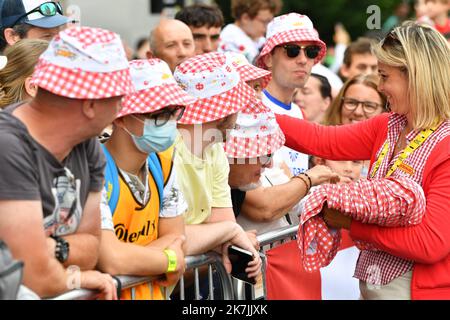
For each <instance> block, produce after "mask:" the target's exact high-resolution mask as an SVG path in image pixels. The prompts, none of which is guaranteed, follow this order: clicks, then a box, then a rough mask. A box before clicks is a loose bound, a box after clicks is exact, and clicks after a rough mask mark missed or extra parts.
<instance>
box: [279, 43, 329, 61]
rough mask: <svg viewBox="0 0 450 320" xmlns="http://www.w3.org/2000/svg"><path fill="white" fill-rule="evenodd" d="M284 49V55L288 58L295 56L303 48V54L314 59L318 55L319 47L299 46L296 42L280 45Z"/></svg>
mask: <svg viewBox="0 0 450 320" xmlns="http://www.w3.org/2000/svg"><path fill="white" fill-rule="evenodd" d="M281 47H282V48H283V49H284V50H286V55H287V56H288V57H289V58H296V57H298V55H299V54H300V51H301V50H302V49H303V50H304V51H305V55H306V56H307V57H308V58H309V59H315V58H317V57H318V56H319V53H320V50H321V47H320V46H316V45H309V46H299V45H296V44H285V45H283V46H281Z"/></svg>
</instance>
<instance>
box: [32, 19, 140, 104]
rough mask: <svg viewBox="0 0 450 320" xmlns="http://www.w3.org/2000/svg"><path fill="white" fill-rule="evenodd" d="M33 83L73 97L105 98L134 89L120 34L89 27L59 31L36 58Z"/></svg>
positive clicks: (64, 95) (58, 93)
mask: <svg viewBox="0 0 450 320" xmlns="http://www.w3.org/2000/svg"><path fill="white" fill-rule="evenodd" d="M32 83H34V84H35V85H37V86H39V87H40V88H42V89H45V90H47V91H50V92H51V93H53V94H56V95H59V96H63V97H67V98H72V99H105V98H111V97H118V96H124V95H126V94H128V93H131V92H133V91H134V88H133V85H132V82H131V76H130V70H129V66H128V60H127V57H126V55H125V50H124V48H123V45H122V41H121V40H120V36H119V35H117V34H116V33H114V32H111V31H108V30H104V29H99V28H89V27H77V28H69V29H66V30H64V31H61V32H60V33H59V34H58V35H57V36H56V37H55V38H54V39H53V40H52V41H51V42H50V44H49V47H48V49H47V50H46V51H45V52H44V53H43V54H42V55H41V57H40V58H39V62H38V64H37V66H36V68H35V72H34V74H33V78H32Z"/></svg>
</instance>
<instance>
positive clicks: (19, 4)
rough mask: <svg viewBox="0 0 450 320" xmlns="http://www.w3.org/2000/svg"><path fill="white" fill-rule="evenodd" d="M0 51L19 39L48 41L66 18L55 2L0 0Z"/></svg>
mask: <svg viewBox="0 0 450 320" xmlns="http://www.w3.org/2000/svg"><path fill="white" fill-rule="evenodd" d="M0 12H1V18H0V32H1V34H0V51H3V50H4V49H5V47H6V46H8V45H13V44H14V43H16V42H17V41H19V40H20V39H25V38H29V39H43V40H48V41H50V40H51V39H52V38H53V37H54V36H55V35H56V34H57V33H58V32H59V30H60V28H61V27H62V26H64V25H65V24H66V23H67V22H68V21H69V19H68V18H67V17H65V16H63V9H62V7H61V5H60V4H59V2H57V1H45V0H0Z"/></svg>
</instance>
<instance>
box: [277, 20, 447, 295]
mask: <svg viewBox="0 0 450 320" xmlns="http://www.w3.org/2000/svg"><path fill="white" fill-rule="evenodd" d="M374 51H375V54H376V56H377V57H378V61H379V62H378V66H379V74H380V77H381V82H380V85H379V90H380V91H381V92H383V93H384V94H385V95H386V96H387V98H388V103H389V106H390V109H391V111H392V112H391V113H386V114H382V115H380V116H377V117H375V118H372V119H370V120H367V121H364V122H361V123H357V124H353V125H346V126H339V127H324V126H319V125H315V124H312V123H308V122H306V121H302V120H298V119H294V118H290V117H287V116H277V120H278V122H279V124H280V126H281V128H282V129H283V131H284V132H285V135H286V139H287V140H286V145H287V146H288V147H290V148H293V149H295V150H298V151H299V152H303V153H308V154H313V155H316V156H319V157H323V158H325V159H331V160H362V159H371V167H370V172H369V179H383V178H386V177H393V178H398V177H408V178H410V179H412V180H414V181H415V182H417V183H419V184H420V185H421V186H422V188H423V190H424V193H425V196H426V200H427V207H426V213H425V215H424V218H423V220H422V223H421V224H419V225H417V226H411V227H395V228H393V227H381V226H377V225H371V224H363V223H360V222H357V221H354V220H353V221H352V220H351V218H348V217H347V216H344V215H343V214H341V213H340V212H337V211H334V210H331V209H325V210H324V218H325V221H326V222H327V224H328V225H329V226H330V227H335V228H345V229H348V230H350V234H351V236H352V237H353V239H354V240H363V241H367V242H370V243H372V244H374V245H375V246H376V247H377V248H378V249H379V251H368V250H367V251H362V252H361V255H360V257H359V259H358V263H357V266H356V270H355V277H356V278H358V279H359V280H360V289H361V298H363V299H450V212H449V208H450V196H449V193H450V120H449V119H450V81H449V79H450V49H449V46H448V44H447V41H446V40H445V38H444V37H443V36H442V35H440V34H439V33H438V32H436V31H435V30H433V29H431V28H429V27H427V26H420V25H417V24H414V23H411V22H408V23H405V24H403V25H402V26H401V27H397V28H395V29H394V30H393V31H392V32H391V33H389V34H388V35H387V37H386V38H385V39H384V40H382V41H381V42H380V43H379V44H378V45H377V47H376V48H375V50H374ZM360 107H362V106H361V105H360V106H358V108H360Z"/></svg>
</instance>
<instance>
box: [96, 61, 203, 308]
mask: <svg viewBox="0 0 450 320" xmlns="http://www.w3.org/2000/svg"><path fill="white" fill-rule="evenodd" d="M130 71H131V76H132V79H133V84H134V86H135V88H136V90H137V92H135V93H132V94H130V95H127V96H126V97H125V98H124V100H123V108H122V110H121V112H120V113H119V115H118V116H117V119H116V120H115V121H114V123H113V126H114V130H113V133H112V135H111V138H110V139H109V140H108V141H107V142H106V143H105V145H104V152H105V154H106V157H107V168H106V174H105V176H106V179H105V189H106V193H107V198H108V204H109V206H108V207H107V208H108V209H109V210H102V229H103V231H102V240H101V246H100V258H99V263H98V266H99V269H100V270H102V271H105V272H108V273H109V274H112V275H137V276H159V275H161V274H166V280H165V281H162V282H161V281H160V282H152V284H151V285H149V284H143V285H140V286H138V287H135V288H133V289H131V290H126V291H123V292H122V299H138V300H142V299H146V300H148V299H152V300H161V299H164V295H163V292H162V290H161V288H160V287H159V285H161V284H162V285H165V286H167V285H174V284H176V282H177V281H178V279H179V278H180V276H181V275H182V274H183V271H184V253H183V248H182V244H183V242H184V219H183V214H184V212H185V211H186V209H187V205H186V202H185V201H184V198H183V195H182V193H181V192H180V190H179V188H178V183H177V180H176V173H177V171H176V168H174V167H173V162H172V158H173V154H174V150H173V147H172V145H173V144H174V141H175V137H176V134H177V120H178V119H180V118H181V117H182V115H183V112H184V110H185V106H187V105H188V104H190V103H192V102H194V101H195V99H194V98H192V97H190V96H189V95H187V94H186V93H185V92H184V91H183V90H182V89H181V88H180V87H179V86H178V84H177V83H176V81H175V80H174V78H173V76H172V73H171V71H170V69H169V66H168V65H167V64H166V63H165V62H163V61H161V60H159V59H150V60H134V61H131V62H130ZM149 155H150V157H149ZM112 170H113V171H114V172H113V173H112V174H110V172H111V171H112ZM112 175H114V176H112ZM115 181H116V182H115ZM116 192H118V194H117V195H115V194H116ZM161 193H162V194H161ZM114 197H116V199H114ZM103 209H106V208H105V207H103Z"/></svg>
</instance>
